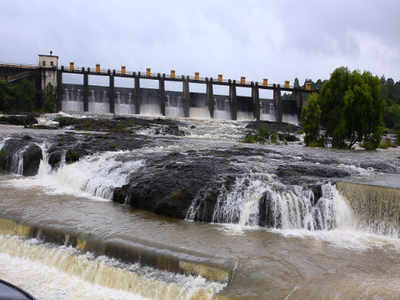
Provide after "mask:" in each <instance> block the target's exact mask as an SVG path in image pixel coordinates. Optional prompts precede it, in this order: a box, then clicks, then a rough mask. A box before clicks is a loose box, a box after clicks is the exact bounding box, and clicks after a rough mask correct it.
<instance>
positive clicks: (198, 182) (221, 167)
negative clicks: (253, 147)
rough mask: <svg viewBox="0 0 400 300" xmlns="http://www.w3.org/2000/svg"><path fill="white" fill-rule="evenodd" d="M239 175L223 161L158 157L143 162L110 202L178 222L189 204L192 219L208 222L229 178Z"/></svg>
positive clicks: (184, 215) (203, 158)
mask: <svg viewBox="0 0 400 300" xmlns="http://www.w3.org/2000/svg"><path fill="white" fill-rule="evenodd" d="M241 172H242V170H240V169H239V168H237V167H234V166H232V165H230V164H229V162H228V161H227V160H226V159H224V158H215V157H214V158H209V157H201V156H194V155H188V154H186V155H185V154H181V153H171V154H168V155H160V156H159V157H157V158H154V157H153V158H151V159H148V160H146V166H145V167H143V168H141V169H139V170H137V171H136V172H135V173H133V174H131V176H130V179H129V184H127V185H125V186H123V187H121V188H117V189H115V191H114V196H113V200H114V201H117V202H120V203H127V204H129V205H130V206H132V207H133V208H137V209H143V210H147V211H151V212H155V213H157V214H160V215H163V216H169V217H174V218H178V219H184V218H185V217H186V214H187V213H188V210H189V207H190V206H191V205H192V203H193V206H194V207H195V208H196V209H195V213H194V215H193V219H194V220H197V221H205V222H210V221H211V219H212V215H213V211H214V207H215V204H216V202H217V198H218V193H219V191H220V190H221V187H222V186H225V187H229V186H230V185H231V184H232V183H233V181H234V180H233V178H234V177H232V175H233V174H236V175H237V174H239V173H241Z"/></svg>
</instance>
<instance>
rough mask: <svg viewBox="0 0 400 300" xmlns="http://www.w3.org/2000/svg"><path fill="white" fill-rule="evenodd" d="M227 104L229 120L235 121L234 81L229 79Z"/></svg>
mask: <svg viewBox="0 0 400 300" xmlns="http://www.w3.org/2000/svg"><path fill="white" fill-rule="evenodd" d="M228 82H229V103H230V104H231V119H232V120H237V98H236V81H235V80H234V81H233V82H231V80H230V79H229V81H228Z"/></svg>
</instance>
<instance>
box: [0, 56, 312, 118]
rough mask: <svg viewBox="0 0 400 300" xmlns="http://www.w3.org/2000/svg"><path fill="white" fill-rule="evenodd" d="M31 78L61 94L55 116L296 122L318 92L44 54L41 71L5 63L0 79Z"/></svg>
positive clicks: (285, 83) (286, 84) (266, 81)
mask: <svg viewBox="0 0 400 300" xmlns="http://www.w3.org/2000/svg"><path fill="white" fill-rule="evenodd" d="M64 74H76V75H77V74H79V75H82V79H83V80H82V84H70V83H64V82H63V77H64V76H63V75H64ZM92 76H96V77H107V78H108V85H107V86H98V85H90V84H89V78H90V77H92ZM24 78H28V79H29V78H30V79H32V80H34V81H35V82H36V86H37V87H41V89H42V90H44V89H45V88H46V87H47V86H48V84H51V85H52V86H53V87H54V88H55V89H56V94H57V95H56V96H57V107H56V111H57V112H58V111H70V112H90V113H111V114H138V115H140V114H147V115H148V114H150V115H159V116H169V117H184V118H205V119H224V120H268V121H276V122H282V121H284V122H285V121H286V122H287V121H289V120H290V121H292V122H295V123H297V122H298V121H299V116H300V113H301V108H302V105H303V98H304V94H308V93H312V92H318V91H317V90H313V89H312V88H311V84H310V83H306V84H305V87H298V86H292V85H290V82H289V81H285V82H284V84H282V85H281V84H275V83H273V84H271V83H270V82H269V81H268V79H267V78H264V79H263V80H262V82H254V81H248V80H246V77H244V76H242V77H241V78H240V80H232V79H225V78H224V77H223V75H222V74H218V75H217V78H213V77H201V76H200V74H199V72H195V73H194V76H188V75H177V74H176V71H175V70H171V71H170V72H169V73H168V74H166V73H153V72H152V70H151V69H150V68H147V69H146V71H145V72H140V71H137V72H135V71H134V72H130V71H127V68H126V66H121V69H120V70H115V69H113V70H111V69H102V68H101V67H100V65H99V64H97V65H96V67H95V68H90V67H76V66H75V64H74V63H73V62H71V63H70V64H69V66H67V67H65V66H58V56H54V55H52V53H50V55H39V65H38V66H27V65H15V64H0V80H6V81H9V82H14V81H18V80H21V79H24ZM116 78H131V79H132V86H131V87H118V86H116V84H115V79H116ZM146 81H153V82H154V81H158V88H145V87H142V85H143V86H146ZM166 82H175V83H181V85H182V88H181V89H182V90H181V91H169V90H167V88H166ZM191 84H196V85H199V84H200V85H204V86H205V93H199V92H193V91H191ZM216 86H222V87H226V88H227V89H228V95H218V94H216V93H215V92H214V87H216ZM238 88H245V89H250V90H251V93H250V96H240V95H237V89H238ZM260 90H270V91H272V95H273V98H272V99H266V98H261V97H260ZM282 92H287V93H292V94H294V99H295V100H283V99H281V93H282Z"/></svg>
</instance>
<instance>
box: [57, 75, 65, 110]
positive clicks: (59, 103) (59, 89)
mask: <svg viewBox="0 0 400 300" xmlns="http://www.w3.org/2000/svg"><path fill="white" fill-rule="evenodd" d="M63 92H64V91H63V85H62V71H57V107H56V112H59V111H61V110H62V97H63Z"/></svg>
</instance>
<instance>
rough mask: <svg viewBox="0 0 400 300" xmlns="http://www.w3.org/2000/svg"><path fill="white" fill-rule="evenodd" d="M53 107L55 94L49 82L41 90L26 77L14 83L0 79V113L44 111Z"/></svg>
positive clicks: (49, 110) (54, 105)
mask: <svg viewBox="0 0 400 300" xmlns="http://www.w3.org/2000/svg"><path fill="white" fill-rule="evenodd" d="M55 109H56V95H55V89H54V87H53V86H52V85H51V84H49V85H48V86H47V87H46V89H45V90H44V91H43V92H42V91H41V90H40V89H37V88H36V87H35V85H34V84H33V82H32V81H30V80H27V79H24V80H21V81H19V82H17V83H15V84H14V83H8V82H6V81H0V113H6V114H16V113H32V112H38V113H45V112H54V111H55Z"/></svg>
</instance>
